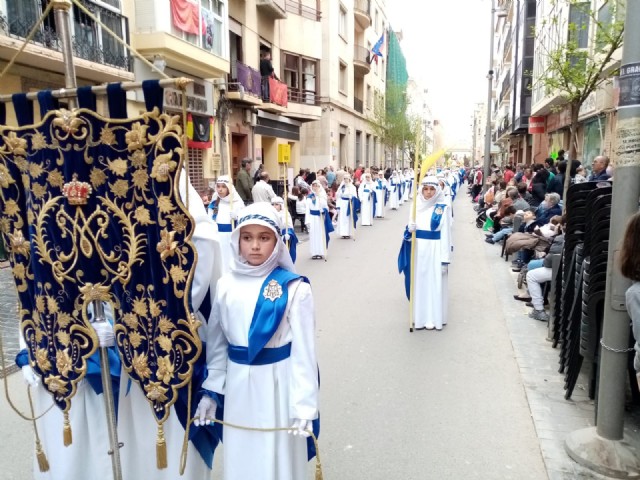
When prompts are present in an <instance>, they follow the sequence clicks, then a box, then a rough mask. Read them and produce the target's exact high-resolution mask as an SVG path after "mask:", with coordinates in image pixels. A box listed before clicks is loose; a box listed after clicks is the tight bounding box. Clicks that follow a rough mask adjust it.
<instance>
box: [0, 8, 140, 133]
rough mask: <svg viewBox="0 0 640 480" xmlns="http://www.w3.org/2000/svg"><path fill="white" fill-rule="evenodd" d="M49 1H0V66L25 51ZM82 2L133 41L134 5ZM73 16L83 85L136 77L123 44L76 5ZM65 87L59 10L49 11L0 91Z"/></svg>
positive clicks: (11, 116)
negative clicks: (132, 14)
mask: <svg viewBox="0 0 640 480" xmlns="http://www.w3.org/2000/svg"><path fill="white" fill-rule="evenodd" d="M48 3H49V0H0V68H4V66H5V65H6V64H7V63H8V61H9V60H10V59H11V58H12V57H13V56H14V55H15V53H16V52H17V51H18V50H19V49H20V47H21V46H22V44H23V42H24V40H25V38H26V37H27V36H28V35H29V32H30V30H31V28H32V27H33V26H34V25H35V24H36V22H37V21H38V20H39V19H40V17H41V16H42V14H43V12H44V10H45V9H46V7H47V5H48ZM82 3H83V4H84V5H85V6H86V7H87V8H88V9H89V10H90V11H91V12H93V14H94V15H95V16H97V17H98V18H99V19H100V20H101V21H102V22H103V23H104V24H105V25H107V26H108V27H109V28H110V29H111V30H113V31H114V32H115V33H116V34H117V35H118V36H119V37H120V38H121V39H123V40H125V41H128V40H129V38H130V20H129V18H130V16H131V13H132V10H131V9H130V8H129V7H130V6H131V5H129V4H127V2H121V1H120V0H83V2H82ZM131 3H133V2H131ZM70 19H71V37H72V50H73V55H74V63H75V70H76V76H77V82H78V85H79V86H85V85H97V84H101V83H104V82H122V81H130V80H133V79H134V74H133V61H132V58H131V56H130V55H129V52H127V51H126V49H125V48H124V47H123V46H121V45H120V44H118V43H117V42H116V40H114V39H113V38H112V37H111V36H110V35H109V34H107V33H106V31H104V30H103V28H102V27H101V26H100V25H98V24H95V23H94V21H93V20H92V19H90V18H89V17H88V16H87V15H86V14H84V13H83V12H82V11H80V10H79V9H78V7H77V6H75V5H74V6H73V7H72V8H71V10H70ZM64 86H65V80H64V62H63V57H62V45H61V41H60V36H59V33H58V31H57V26H56V24H55V20H54V14H53V12H50V13H49V14H48V15H47V16H46V18H44V19H43V22H42V23H41V24H40V26H39V27H38V29H37V30H36V33H35V36H34V37H33V40H32V41H31V42H30V43H29V45H27V47H26V48H25V50H24V51H23V52H22V54H20V56H19V57H18V59H17V62H16V63H15V64H14V65H13V67H12V68H11V70H9V72H8V74H7V75H5V76H4V77H3V79H2V82H0V93H3V94H8V93H18V92H30V91H39V90H54V89H58V88H62V87H64ZM62 104H63V105H64V104H65V102H64V101H63V102H62ZM101 108H102V105H101V103H100V104H99V109H101ZM38 115H39V109H38V108H35V119H36V121H37V120H38ZM15 121H16V120H15V115H14V111H13V108H11V107H9V108H7V123H8V124H10V125H11V124H14V123H15Z"/></svg>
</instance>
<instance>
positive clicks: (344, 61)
mask: <svg viewBox="0 0 640 480" xmlns="http://www.w3.org/2000/svg"><path fill="white" fill-rule="evenodd" d="M320 3H321V9H322V19H321V29H322V33H321V35H322V40H321V45H322V55H321V57H319V58H320V72H321V78H320V83H319V84H320V97H321V107H322V109H321V118H320V120H319V122H316V123H309V124H304V125H302V128H301V137H302V140H301V144H302V154H301V157H300V164H301V166H303V167H307V168H312V169H319V168H321V167H326V166H327V165H333V166H334V167H336V168H338V167H345V166H351V167H354V166H356V165H359V164H362V165H382V164H383V160H384V147H383V146H382V144H381V142H380V138H379V136H378V135H376V133H375V131H374V129H373V128H372V127H371V124H370V121H369V119H372V118H374V116H375V112H376V108H377V107H376V105H384V96H385V80H386V62H387V49H386V39H387V29H388V27H389V22H388V20H387V16H386V13H385V3H384V0H338V1H336V0H321V2H320ZM382 37H383V42H382V45H381V47H380V51H381V53H382V56H381V57H379V58H377V60H375V59H373V57H372V53H371V50H372V48H373V46H374V45H376V43H377V42H378V40H379V39H380V38H382Z"/></svg>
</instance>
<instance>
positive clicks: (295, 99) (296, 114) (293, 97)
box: [285, 87, 322, 122]
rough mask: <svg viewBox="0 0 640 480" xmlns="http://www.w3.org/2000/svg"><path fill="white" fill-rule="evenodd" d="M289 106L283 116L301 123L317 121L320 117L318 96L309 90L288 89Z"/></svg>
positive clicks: (320, 109)
mask: <svg viewBox="0 0 640 480" xmlns="http://www.w3.org/2000/svg"><path fill="white" fill-rule="evenodd" d="M288 95H289V104H288V105H287V111H286V113H285V116H287V117H289V118H295V119H296V120H298V121H301V122H310V121H313V120H319V119H320V118H321V117H322V108H321V107H320V95H317V94H316V92H313V91H311V90H300V89H298V88H291V87H289V91H288Z"/></svg>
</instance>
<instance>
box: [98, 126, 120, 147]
mask: <svg viewBox="0 0 640 480" xmlns="http://www.w3.org/2000/svg"><path fill="white" fill-rule="evenodd" d="M100 142H102V143H103V144H105V145H113V144H115V143H116V135H115V133H113V129H111V128H109V127H104V128H103V129H102V130H100Z"/></svg>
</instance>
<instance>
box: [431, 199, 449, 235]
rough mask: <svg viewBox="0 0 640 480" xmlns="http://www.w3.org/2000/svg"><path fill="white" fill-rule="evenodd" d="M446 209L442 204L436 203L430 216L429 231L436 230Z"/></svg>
mask: <svg viewBox="0 0 640 480" xmlns="http://www.w3.org/2000/svg"><path fill="white" fill-rule="evenodd" d="M446 208H447V206H446V205H445V204H444V203H436V205H435V207H434V209H433V213H432V214H431V230H437V229H438V227H439V226H440V222H441V221H442V215H443V214H444V211H445V209H446Z"/></svg>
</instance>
